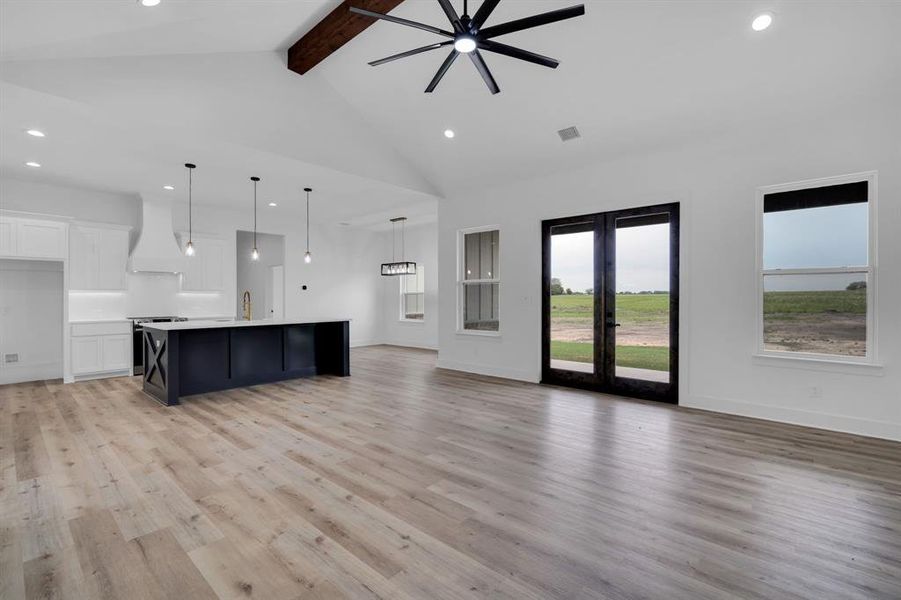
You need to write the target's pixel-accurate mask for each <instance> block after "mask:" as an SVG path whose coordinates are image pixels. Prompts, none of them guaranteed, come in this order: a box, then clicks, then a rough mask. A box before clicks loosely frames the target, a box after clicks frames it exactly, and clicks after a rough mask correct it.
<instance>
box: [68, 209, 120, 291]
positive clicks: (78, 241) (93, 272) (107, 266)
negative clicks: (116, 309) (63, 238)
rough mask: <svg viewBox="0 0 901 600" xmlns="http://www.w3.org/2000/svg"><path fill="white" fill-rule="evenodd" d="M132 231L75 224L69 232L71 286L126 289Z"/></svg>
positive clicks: (85, 288)
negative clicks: (129, 237) (130, 232)
mask: <svg viewBox="0 0 901 600" xmlns="http://www.w3.org/2000/svg"><path fill="white" fill-rule="evenodd" d="M127 262H128V230H127V229H121V228H112V227H95V226H89V225H80V224H79V225H72V227H71V228H70V231H69V289H71V290H125V289H126V287H127V285H126V279H125V271H126V265H127Z"/></svg>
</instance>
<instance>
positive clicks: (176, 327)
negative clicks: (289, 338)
mask: <svg viewBox="0 0 901 600" xmlns="http://www.w3.org/2000/svg"><path fill="white" fill-rule="evenodd" d="M341 321H350V319H317V320H313V321H305V320H299V319H256V320H254V321H243V320H242V321H237V320H235V319H209V320H200V319H197V320H191V321H178V322H175V323H145V324H144V329H158V330H160V331H183V330H185V329H221V328H229V327H264V326H267V325H312V324H314V323H336V322H341Z"/></svg>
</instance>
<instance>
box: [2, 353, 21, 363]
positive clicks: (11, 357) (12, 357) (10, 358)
mask: <svg viewBox="0 0 901 600" xmlns="http://www.w3.org/2000/svg"><path fill="white" fill-rule="evenodd" d="M3 359H4V362H7V363H17V362H19V355H18V354H7V355H6V356H4V357H3Z"/></svg>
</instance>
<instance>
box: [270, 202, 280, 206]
mask: <svg viewBox="0 0 901 600" xmlns="http://www.w3.org/2000/svg"><path fill="white" fill-rule="evenodd" d="M269 206H278V203H277V202H270V203H269Z"/></svg>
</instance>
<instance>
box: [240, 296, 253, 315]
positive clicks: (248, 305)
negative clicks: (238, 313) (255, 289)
mask: <svg viewBox="0 0 901 600" xmlns="http://www.w3.org/2000/svg"><path fill="white" fill-rule="evenodd" d="M242 306H243V307H244V316H243V319H244V320H245V321H250V320H251V319H253V303H252V302H251V301H250V290H244V301H243V302H242Z"/></svg>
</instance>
